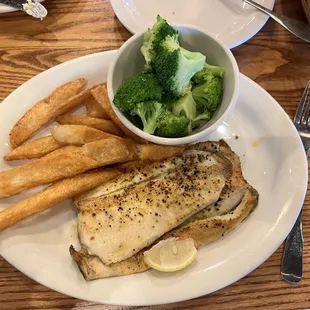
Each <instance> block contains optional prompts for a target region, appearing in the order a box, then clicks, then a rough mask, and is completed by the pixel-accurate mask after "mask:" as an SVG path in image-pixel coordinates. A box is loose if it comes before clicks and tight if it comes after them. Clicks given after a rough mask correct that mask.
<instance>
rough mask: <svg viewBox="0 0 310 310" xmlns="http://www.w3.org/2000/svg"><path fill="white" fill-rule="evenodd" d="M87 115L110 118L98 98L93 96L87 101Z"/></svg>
mask: <svg viewBox="0 0 310 310" xmlns="http://www.w3.org/2000/svg"><path fill="white" fill-rule="evenodd" d="M85 106H86V110H87V116H90V117H97V118H103V119H110V117H109V115H108V114H107V113H106V112H105V110H103V108H102V107H101V105H100V104H99V103H98V102H97V100H96V99H95V98H94V97H93V96H91V97H89V98H88V99H87V100H86V102H85Z"/></svg>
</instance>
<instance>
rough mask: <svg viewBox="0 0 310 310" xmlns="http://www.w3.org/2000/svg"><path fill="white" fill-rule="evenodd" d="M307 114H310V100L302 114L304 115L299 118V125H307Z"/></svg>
mask: <svg viewBox="0 0 310 310" xmlns="http://www.w3.org/2000/svg"><path fill="white" fill-rule="evenodd" d="M306 102H307V100H306ZM309 114H310V99H309V101H308V102H307V104H306V108H305V112H304V114H303V116H302V118H301V123H302V124H303V125H307V121H308V119H309Z"/></svg>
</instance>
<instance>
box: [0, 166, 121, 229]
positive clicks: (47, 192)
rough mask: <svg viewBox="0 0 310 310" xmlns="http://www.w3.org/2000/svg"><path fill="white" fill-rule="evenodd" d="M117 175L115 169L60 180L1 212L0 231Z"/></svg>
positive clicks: (95, 171) (99, 170) (100, 170)
mask: <svg viewBox="0 0 310 310" xmlns="http://www.w3.org/2000/svg"><path fill="white" fill-rule="evenodd" d="M119 174H120V172H119V171H118V170H117V169H97V170H93V171H90V172H86V173H83V174H79V175H77V176H74V177H72V178H69V179H64V180H61V181H59V182H57V183H55V184H53V185H51V186H49V187H47V188H46V189H44V190H43V191H41V192H39V193H38V194H36V195H34V196H32V197H30V198H28V199H25V200H23V201H20V202H18V203H17V204H15V205H14V206H12V207H9V208H7V209H5V210H3V211H1V212H0V231H2V230H4V229H7V228H8V227H10V226H12V225H14V224H16V223H18V222H20V221H21V220H23V219H25V218H28V217H30V216H32V215H34V214H36V213H38V212H41V211H44V210H46V209H49V208H51V207H53V206H55V205H57V204H58V203H59V202H61V201H63V200H65V199H68V198H71V197H73V196H75V195H77V194H81V193H83V192H84V191H87V190H90V189H91V188H93V187H96V186H98V185H99V184H102V183H104V182H106V181H108V180H110V179H112V178H114V177H116V176H118V175H119Z"/></svg>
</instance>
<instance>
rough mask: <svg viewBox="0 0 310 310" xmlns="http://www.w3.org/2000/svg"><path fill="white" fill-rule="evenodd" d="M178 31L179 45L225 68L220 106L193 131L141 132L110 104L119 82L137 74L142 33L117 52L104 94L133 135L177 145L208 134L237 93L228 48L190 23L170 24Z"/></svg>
mask: <svg viewBox="0 0 310 310" xmlns="http://www.w3.org/2000/svg"><path fill="white" fill-rule="evenodd" d="M174 28H175V29H176V30H178V31H179V33H180V42H181V46H182V47H184V48H185V49H187V50H189V51H191V52H200V53H202V54H203V55H206V57H207V62H208V63H210V64H212V65H218V66H223V67H225V69H226V72H225V76H224V94H223V100H222V103H221V106H220V108H219V109H218V110H217V111H216V112H215V113H214V115H213V117H212V119H211V120H210V121H209V122H208V123H207V124H206V125H205V126H203V127H201V128H199V129H198V130H196V131H193V132H192V134H191V135H189V136H186V137H182V138H162V137H157V136H155V135H150V134H148V133H145V132H143V130H141V129H140V128H138V127H136V126H135V125H133V124H132V123H131V122H130V121H129V120H128V119H127V118H126V117H125V116H124V115H123V114H122V113H121V112H120V111H119V109H118V108H117V107H116V106H115V105H114V104H113V98H114V94H115V93H116V91H117V90H118V88H119V86H120V85H121V84H122V82H123V81H124V80H125V79H127V78H129V77H132V76H135V75H138V74H139V73H141V71H142V69H143V67H144V65H145V60H144V57H143V56H142V54H141V52H140V49H141V46H142V42H143V35H144V33H140V34H136V35H134V36H133V37H131V38H130V39H129V40H128V41H127V42H126V43H125V44H124V45H123V46H122V47H121V48H120V49H119V51H118V53H117V55H116V57H115V60H114V61H113V63H112V64H111V67H110V69H109V73H108V79H107V86H108V95H109V99H110V101H111V103H112V106H113V109H114V111H115V113H116V115H117V116H118V118H119V119H120V120H121V121H122V123H123V124H124V125H125V126H126V127H127V128H128V129H129V130H130V131H132V132H133V133H135V134H136V135H137V136H139V137H141V138H143V139H145V140H148V141H150V142H153V143H157V144H165V145H180V144H188V143H193V142H196V141H198V140H201V139H203V138H205V137H206V136H207V135H209V134H211V133H212V132H213V131H214V130H215V129H216V128H217V127H218V126H219V125H220V124H221V123H222V122H223V121H224V120H225V119H226V118H227V117H228V115H229V113H230V112H231V110H232V109H233V107H234V106H235V104H236V101H237V98H238V94H239V69H238V65H237V62H236V60H235V58H234V56H233V54H232V53H231V51H230V50H229V49H228V48H227V47H225V46H224V45H223V44H222V43H221V42H219V41H218V40H217V39H216V38H214V37H212V36H211V35H209V34H207V33H205V32H204V31H203V30H201V29H199V28H197V27H193V26H176V27H174Z"/></svg>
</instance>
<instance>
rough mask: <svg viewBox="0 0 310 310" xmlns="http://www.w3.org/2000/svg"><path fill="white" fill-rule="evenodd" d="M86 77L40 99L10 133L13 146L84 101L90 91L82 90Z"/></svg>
mask: <svg viewBox="0 0 310 310" xmlns="http://www.w3.org/2000/svg"><path fill="white" fill-rule="evenodd" d="M85 83H86V80H85V79H78V80H76V81H72V82H68V83H66V84H64V85H62V86H60V87H58V88H56V89H55V90H54V91H53V92H52V93H51V94H50V95H49V96H48V97H47V98H45V99H43V100H41V101H39V102H38V103H37V104H35V105H34V106H33V107H32V108H31V109H29V110H28V111H27V112H26V113H25V114H24V116H23V117H22V118H21V119H20V120H19V121H18V122H17V123H16V124H15V125H14V127H13V129H12V130H11V133H10V143H11V146H12V148H13V149H14V148H16V147H17V146H19V145H21V144H22V143H23V142H25V141H26V140H27V139H28V138H30V137H31V136H32V135H33V134H34V133H35V132H37V131H38V130H39V129H40V128H42V127H44V126H45V125H46V124H47V123H49V122H50V121H52V120H54V119H55V118H56V117H57V116H59V115H61V114H63V113H66V111H70V110H71V109H73V108H75V107H76V106H77V105H79V104H80V103H82V102H83V101H85V100H86V99H87V97H88V96H89V91H86V92H82V93H80V94H79V92H80V91H81V89H82V87H83V86H84V85H85Z"/></svg>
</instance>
